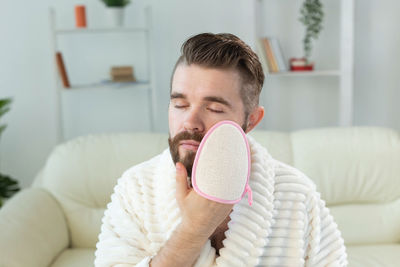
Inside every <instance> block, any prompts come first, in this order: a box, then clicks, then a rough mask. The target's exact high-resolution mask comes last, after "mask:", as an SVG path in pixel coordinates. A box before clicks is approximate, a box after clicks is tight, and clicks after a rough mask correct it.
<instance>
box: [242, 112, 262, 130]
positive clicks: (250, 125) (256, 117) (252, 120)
mask: <svg viewBox="0 0 400 267" xmlns="http://www.w3.org/2000/svg"><path fill="white" fill-rule="evenodd" d="M263 117H264V107H261V106H258V107H256V108H254V109H253V111H252V112H251V113H250V115H249V119H248V122H247V129H246V133H248V132H250V131H251V130H253V129H254V127H256V126H257V124H259V123H260V121H261V120H262V118H263Z"/></svg>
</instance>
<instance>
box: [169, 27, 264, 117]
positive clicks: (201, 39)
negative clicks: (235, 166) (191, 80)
mask: <svg viewBox="0 0 400 267" xmlns="http://www.w3.org/2000/svg"><path fill="white" fill-rule="evenodd" d="M181 63H185V64H187V65H191V64H197V65H200V66H204V67H210V68H227V69H230V68H233V69H236V70H238V71H239V74H240V77H241V79H242V87H241V90H240V96H241V98H242V101H243V105H244V108H245V115H246V118H247V116H248V115H249V114H250V112H251V111H252V109H253V108H255V107H257V106H258V104H259V98H260V93H261V89H262V86H263V83H264V73H263V70H262V67H261V63H260V60H259V59H258V56H257V54H256V53H254V51H253V50H251V48H250V47H249V46H248V45H247V44H246V43H245V42H243V41H242V40H241V39H239V38H238V37H237V36H235V35H233V34H230V33H219V34H213V33H201V34H198V35H195V36H192V37H190V38H189V39H188V40H186V41H185V42H184V43H183V45H182V48H181V56H180V57H179V59H178V61H177V62H176V64H175V67H174V70H173V72H172V77H173V76H174V73H175V70H176V68H177V66H178V65H179V64H181ZM172 77H171V88H172Z"/></svg>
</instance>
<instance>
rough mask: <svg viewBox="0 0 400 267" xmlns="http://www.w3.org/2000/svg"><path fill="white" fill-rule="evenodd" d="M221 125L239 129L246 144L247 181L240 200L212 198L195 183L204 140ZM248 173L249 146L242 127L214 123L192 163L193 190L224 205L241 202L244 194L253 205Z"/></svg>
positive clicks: (232, 123) (249, 169)
mask: <svg viewBox="0 0 400 267" xmlns="http://www.w3.org/2000/svg"><path fill="white" fill-rule="evenodd" d="M222 124H231V125H233V126H235V127H236V128H237V129H239V131H240V132H241V134H242V136H243V138H244V140H245V143H246V149H247V160H248V169H247V179H246V185H245V189H244V191H243V193H242V195H241V197H240V198H238V199H235V200H226V199H221V198H218V197H214V196H210V195H208V194H206V193H204V192H202V191H201V190H200V189H199V187H198V186H197V183H196V169H197V163H198V161H199V155H200V154H201V151H202V149H203V147H204V144H205V142H206V140H207V139H208V137H209V136H210V135H211V133H212V132H214V130H215V129H216V128H218V127H219V126H220V125H222ZM250 173H251V155H250V146H249V142H248V140H247V137H246V133H245V132H244V131H243V129H242V127H240V126H239V125H238V124H237V123H236V122H234V121H229V120H224V121H220V122H218V123H216V124H215V125H213V126H212V127H211V128H210V130H208V132H207V133H206V135H205V136H204V137H203V140H201V142H200V145H199V148H198V150H197V152H196V156H195V159H194V163H193V167H192V184H193V188H194V190H195V191H196V192H197V193H198V194H199V195H201V196H203V197H205V198H207V199H210V200H213V201H216V202H220V203H225V204H235V203H238V202H239V201H240V200H242V198H243V197H244V196H245V195H246V193H249V195H248V202H249V205H250V206H251V205H252V203H253V192H252V191H251V188H250V185H249V178H250Z"/></svg>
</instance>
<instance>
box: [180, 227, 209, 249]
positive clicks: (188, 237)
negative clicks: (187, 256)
mask: <svg viewBox="0 0 400 267" xmlns="http://www.w3.org/2000/svg"><path fill="white" fill-rule="evenodd" d="M176 232H177V234H178V235H179V237H180V238H182V239H183V240H185V241H187V242H190V243H192V244H194V245H197V244H198V245H203V244H204V243H205V241H207V240H208V238H209V237H210V235H211V234H212V233H213V231H211V232H210V230H209V229H208V231H206V230H203V229H201V228H199V227H194V226H193V225H188V224H185V223H181V224H180V225H179V226H178V227H177V229H176Z"/></svg>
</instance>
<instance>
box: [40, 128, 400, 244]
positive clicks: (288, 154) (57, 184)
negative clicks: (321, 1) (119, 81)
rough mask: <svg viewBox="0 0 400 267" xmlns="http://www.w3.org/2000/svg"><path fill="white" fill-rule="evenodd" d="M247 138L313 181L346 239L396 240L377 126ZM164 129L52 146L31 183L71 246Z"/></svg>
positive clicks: (398, 187) (392, 138)
mask: <svg viewBox="0 0 400 267" xmlns="http://www.w3.org/2000/svg"><path fill="white" fill-rule="evenodd" d="M251 135H252V136H253V137H254V138H255V139H256V140H257V141H259V142H260V143H261V144H262V145H264V146H265V147H266V148H267V149H268V151H269V152H270V153H271V154H272V156H273V157H274V158H275V159H278V160H280V161H283V162H285V163H287V164H289V165H292V166H294V167H296V168H298V169H299V170H301V171H303V172H304V173H305V174H306V175H308V176H309V177H310V178H311V179H312V180H314V182H315V183H316V185H317V189H318V191H319V192H321V196H322V198H323V199H324V200H325V201H326V203H327V205H328V207H329V208H330V209H331V212H332V214H333V216H334V217H335V220H336V222H337V223H338V225H339V229H340V230H341V231H342V235H343V237H344V239H345V242H346V244H367V243H378V242H381V243H393V242H399V241H400V136H399V133H398V132H396V131H394V130H390V129H385V128H377V127H352V128H323V129H310V130H302V131H296V132H292V133H286V132H273V131H254V132H252V133H251ZM167 137H168V135H167V134H158V133H127V134H103V135H90V136H85V137H79V138H77V139H74V140H71V141H69V142H67V143H64V144H61V145H59V146H57V147H56V148H55V149H54V151H53V152H52V153H51V155H50V157H49V158H48V161H47V163H46V165H45V167H44V168H43V170H42V172H41V174H40V176H39V177H38V180H37V181H36V182H35V185H36V186H40V187H44V188H46V189H48V190H49V191H50V192H51V193H52V194H53V195H54V196H55V198H56V199H57V200H58V201H59V203H60V205H61V207H62V208H63V210H64V213H65V216H66V219H67V223H68V226H69V231H70V239H71V246H72V247H91V248H94V247H95V244H96V242H97V236H98V234H99V231H100V226H101V218H102V216H103V213H104V210H105V208H106V205H107V203H108V202H109V201H110V196H111V194H112V192H113V187H114V186H115V184H116V181H117V179H118V178H119V177H120V176H121V175H122V173H123V172H124V171H125V170H126V169H128V168H129V167H131V166H133V165H135V164H138V163H140V162H143V161H145V160H147V159H150V158H151V157H153V156H155V155H157V154H159V153H160V152H161V151H163V150H164V149H165V148H167V147H168V143H167Z"/></svg>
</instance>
